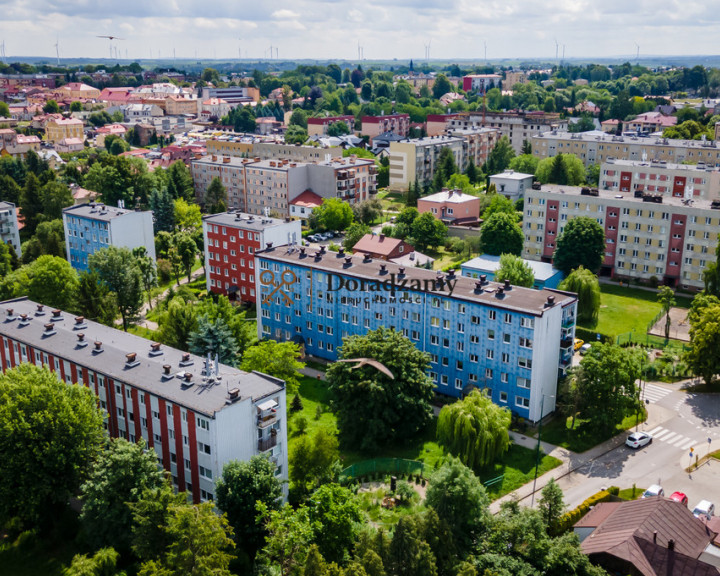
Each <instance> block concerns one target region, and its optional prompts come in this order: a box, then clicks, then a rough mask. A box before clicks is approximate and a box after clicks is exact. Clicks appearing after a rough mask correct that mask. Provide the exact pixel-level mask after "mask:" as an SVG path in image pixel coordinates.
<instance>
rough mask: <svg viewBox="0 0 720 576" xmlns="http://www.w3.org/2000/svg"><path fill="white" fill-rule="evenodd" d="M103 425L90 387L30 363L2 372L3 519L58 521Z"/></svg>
mask: <svg viewBox="0 0 720 576" xmlns="http://www.w3.org/2000/svg"><path fill="white" fill-rule="evenodd" d="M102 425H103V416H102V414H101V410H100V408H99V406H98V402H97V398H96V397H95V395H94V393H93V392H91V391H90V389H89V388H86V387H84V386H80V385H77V384H73V385H69V386H68V385H67V384H66V383H65V382H62V381H60V380H59V379H58V377H57V376H56V375H55V374H53V373H52V372H50V371H49V370H48V369H47V368H39V367H37V366H35V365H34V364H30V363H23V364H20V365H19V366H18V367H17V368H13V369H10V370H8V371H7V372H5V374H0V476H1V477H2V478H3V481H2V482H0V522H1V523H2V524H3V525H4V524H5V522H7V521H8V520H9V519H10V518H13V517H18V518H20V519H21V520H22V521H23V522H24V523H25V525H26V526H28V527H30V526H33V525H38V523H41V522H45V521H52V520H55V519H56V513H57V512H58V509H59V508H62V507H64V506H66V505H67V503H68V500H69V499H70V497H71V496H72V495H73V494H75V493H76V492H77V490H78V489H79V488H80V484H81V483H82V481H83V479H84V477H85V474H86V472H87V470H88V468H89V465H90V462H91V461H92V459H93V458H94V457H95V456H96V454H97V453H98V451H99V449H100V445H101V442H102V439H103V427H102Z"/></svg>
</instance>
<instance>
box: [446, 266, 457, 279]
mask: <svg viewBox="0 0 720 576" xmlns="http://www.w3.org/2000/svg"><path fill="white" fill-rule="evenodd" d="M447 277H448V279H452V278H455V269H454V268H450V270H448V275H447Z"/></svg>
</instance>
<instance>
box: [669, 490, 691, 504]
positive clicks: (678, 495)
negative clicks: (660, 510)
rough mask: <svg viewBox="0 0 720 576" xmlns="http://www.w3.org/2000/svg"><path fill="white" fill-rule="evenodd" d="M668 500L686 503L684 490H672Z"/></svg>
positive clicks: (686, 498)
mask: <svg viewBox="0 0 720 576" xmlns="http://www.w3.org/2000/svg"><path fill="white" fill-rule="evenodd" d="M670 500H673V501H675V502H680V504H685V506H687V505H688V497H687V495H686V494H685V493H684V492H673V493H672V494H670Z"/></svg>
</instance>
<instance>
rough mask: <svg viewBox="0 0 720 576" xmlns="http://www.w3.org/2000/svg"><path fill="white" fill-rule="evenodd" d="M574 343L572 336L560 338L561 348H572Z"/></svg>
mask: <svg viewBox="0 0 720 576" xmlns="http://www.w3.org/2000/svg"><path fill="white" fill-rule="evenodd" d="M572 345H573V339H572V338H563V339H562V340H560V348H563V349H565V348H572Z"/></svg>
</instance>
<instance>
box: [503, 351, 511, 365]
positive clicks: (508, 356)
mask: <svg viewBox="0 0 720 576" xmlns="http://www.w3.org/2000/svg"><path fill="white" fill-rule="evenodd" d="M502 361H503V362H504V363H505V364H507V363H508V362H510V354H508V353H507V352H503V353H502Z"/></svg>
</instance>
